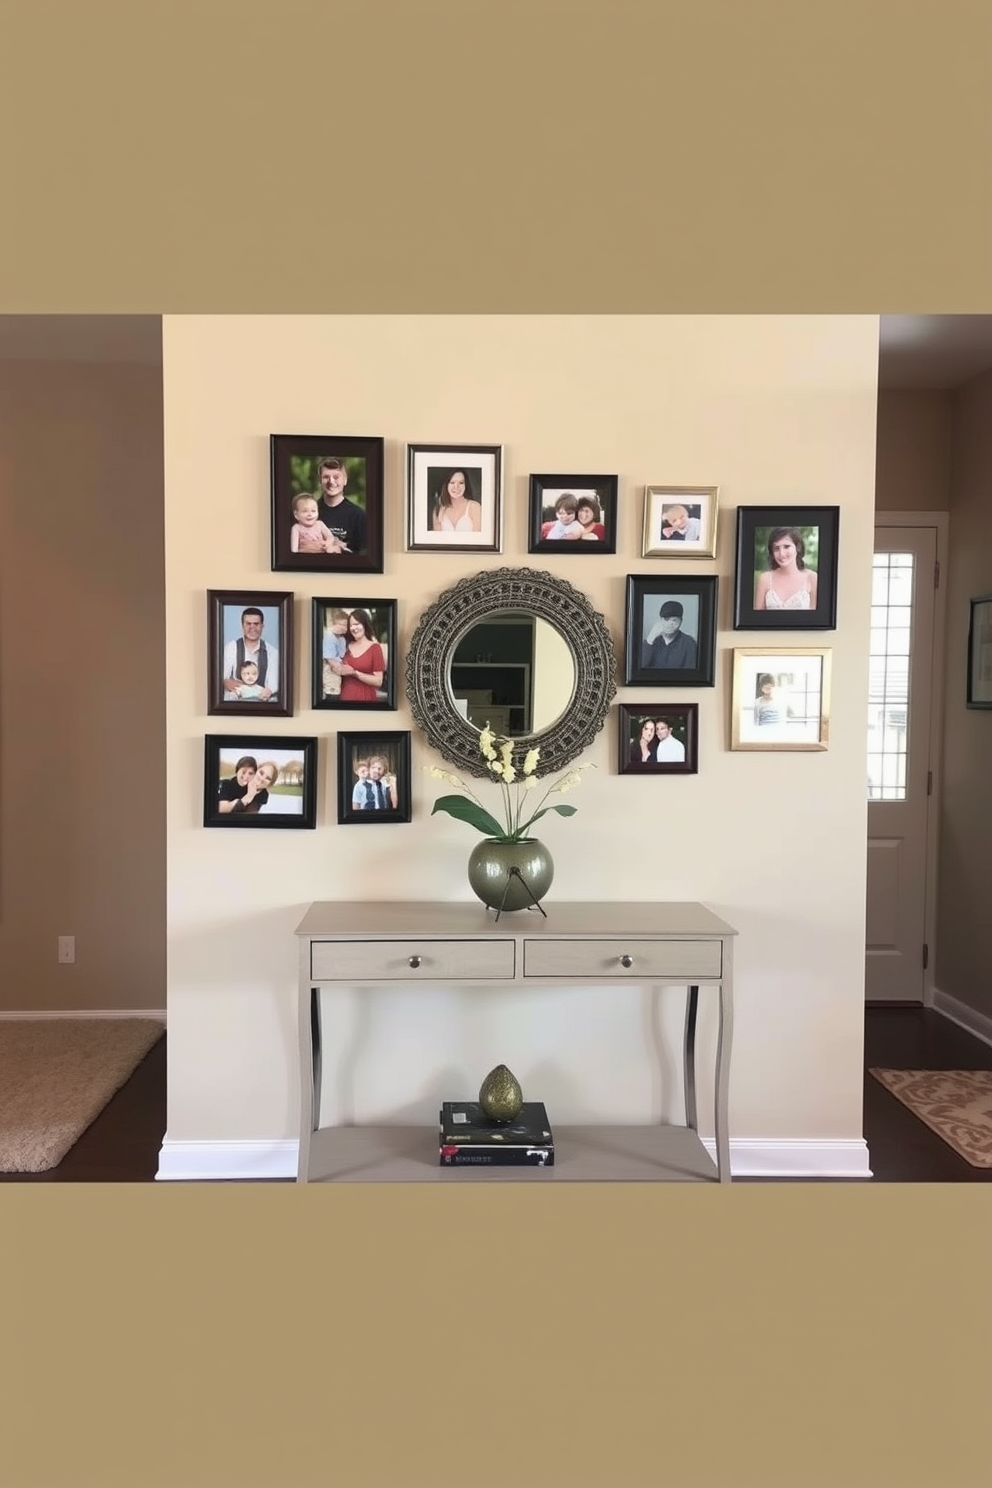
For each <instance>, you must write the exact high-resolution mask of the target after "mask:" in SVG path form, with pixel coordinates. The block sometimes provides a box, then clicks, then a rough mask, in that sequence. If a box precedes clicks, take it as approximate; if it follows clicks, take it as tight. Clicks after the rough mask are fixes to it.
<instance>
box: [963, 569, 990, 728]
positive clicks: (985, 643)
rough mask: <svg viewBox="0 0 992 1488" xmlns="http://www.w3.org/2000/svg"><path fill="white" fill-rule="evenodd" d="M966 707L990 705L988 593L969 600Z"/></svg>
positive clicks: (985, 706)
mask: <svg viewBox="0 0 992 1488" xmlns="http://www.w3.org/2000/svg"><path fill="white" fill-rule="evenodd" d="M966 699H967V704H966V705H967V707H969V708H992V594H980V595H978V597H977V598H976V599H973V600H971V601H969V612H968V690H967V693H966Z"/></svg>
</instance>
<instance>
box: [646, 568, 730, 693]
mask: <svg viewBox="0 0 992 1488" xmlns="http://www.w3.org/2000/svg"><path fill="white" fill-rule="evenodd" d="M716 597H717V579H716V576H715V575H714V574H707V575H705V576H702V575H701V576H700V577H699V578H693V577H688V576H686V575H682V574H679V575H678V576H674V575H673V576H672V577H671V578H657V579H656V578H654V577H648V576H647V575H645V574H628V575H627V606H626V623H625V635H626V645H625V647H624V683H625V684H626V685H627V686H628V687H712V686H713V679H714V674H715V671H716Z"/></svg>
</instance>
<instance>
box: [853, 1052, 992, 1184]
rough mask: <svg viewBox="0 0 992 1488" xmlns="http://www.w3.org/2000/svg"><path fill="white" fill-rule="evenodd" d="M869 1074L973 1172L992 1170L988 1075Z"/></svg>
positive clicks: (983, 1072)
mask: <svg viewBox="0 0 992 1488" xmlns="http://www.w3.org/2000/svg"><path fill="white" fill-rule="evenodd" d="M869 1074H872V1075H874V1076H875V1079H876V1080H878V1082H879V1084H881V1085H884V1086H885V1088H886V1090H888V1091H890V1092H891V1093H892V1094H893V1095H894V1096H895V1097H896V1099H897V1100H901V1101H902V1103H903V1105H904V1106H906V1107H907V1108H908V1109H909V1110H910V1111H912V1113H913V1115H914V1116H918V1117H919V1118H920V1120H921V1121H923V1122H925V1123H926V1125H927V1126H929V1128H930V1130H931V1131H935V1132H936V1133H937V1135H938V1137H942V1138H943V1139H944V1141H945V1142H946V1143H947V1145H948V1147H953V1148H954V1151H955V1152H958V1153H960V1155H961V1156H962V1157H963V1158H964V1159H965V1161H966V1162H969V1163H970V1164H971V1166H972V1167H973V1168H992V1070H892V1069H872V1070H869Z"/></svg>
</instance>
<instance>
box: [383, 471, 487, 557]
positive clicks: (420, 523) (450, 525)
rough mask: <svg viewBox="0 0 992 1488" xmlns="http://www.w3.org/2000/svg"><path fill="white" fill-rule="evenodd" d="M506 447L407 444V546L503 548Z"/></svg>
mask: <svg viewBox="0 0 992 1488" xmlns="http://www.w3.org/2000/svg"><path fill="white" fill-rule="evenodd" d="M502 544H503V447H502V445H499V444H408V445H407V541H406V546H407V552H409V553H500V552H502V550H503V548H502Z"/></svg>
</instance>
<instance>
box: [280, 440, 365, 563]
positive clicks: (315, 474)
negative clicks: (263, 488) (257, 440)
mask: <svg viewBox="0 0 992 1488" xmlns="http://www.w3.org/2000/svg"><path fill="white" fill-rule="evenodd" d="M269 445H270V461H271V488H272V489H271V500H272V567H273V569H274V570H276V571H285V572H290V571H293V570H296V571H298V572H303V573H382V571H383V557H382V554H383V535H382V526H383V450H384V441H383V440H382V439H381V438H378V437H374V438H364V439H358V438H352V437H350V436H344V435H338V434H333V435H331V434H327V435H325V434H272V435H271V436H270V439H269Z"/></svg>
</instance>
